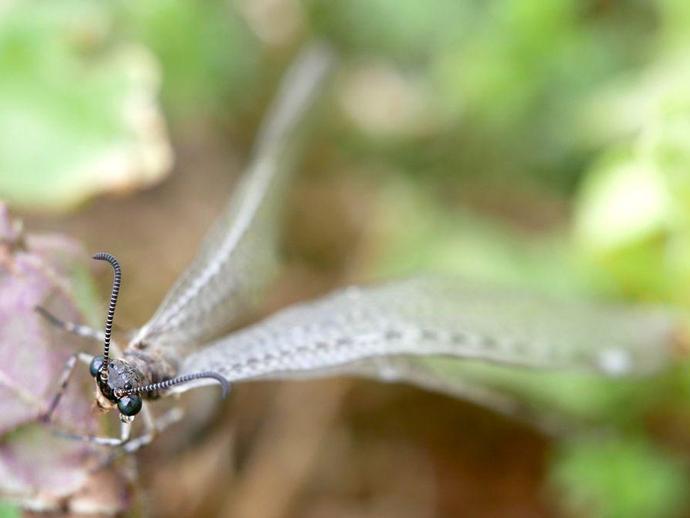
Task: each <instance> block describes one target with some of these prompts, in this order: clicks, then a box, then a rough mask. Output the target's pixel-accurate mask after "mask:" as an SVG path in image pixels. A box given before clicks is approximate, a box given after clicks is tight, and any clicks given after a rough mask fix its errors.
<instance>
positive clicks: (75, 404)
mask: <svg viewBox="0 0 690 518" xmlns="http://www.w3.org/2000/svg"><path fill="white" fill-rule="evenodd" d="M87 257H88V254H86V253H85V252H84V250H83V249H82V247H81V246H79V244H78V243H76V242H75V241H73V240H70V239H68V238H64V237H60V236H41V237H36V236H24V234H23V233H22V232H21V228H20V226H19V225H17V224H16V223H15V222H13V221H12V219H11V218H10V217H9V214H8V212H7V209H6V207H5V206H4V205H2V204H0V496H3V497H6V498H11V499H14V500H16V501H19V502H21V503H23V504H25V505H29V506H31V507H32V508H36V507H38V508H47V509H50V508H57V507H58V506H61V507H64V506H67V507H68V508H69V506H70V498H71V497H74V496H75V495H77V494H78V493H79V492H80V491H82V490H83V489H84V488H85V487H87V486H88V484H89V483H90V481H91V480H92V479H93V476H94V472H95V471H96V470H97V468H98V467H99V466H100V465H101V463H102V462H103V458H104V455H105V454H106V452H105V451H104V450H102V449H99V448H96V447H95V446H93V445H91V444H89V443H86V442H78V441H72V440H67V439H64V438H60V437H57V436H55V434H54V433H53V432H54V431H55V430H56V429H63V430H69V431H73V432H78V433H81V434H97V433H102V432H103V430H102V426H101V419H100V417H99V416H98V415H96V414H95V413H94V410H93V395H94V384H93V380H91V379H89V377H88V375H87V374H86V369H85V367H84V366H81V365H78V366H77V371H76V372H75V374H74V375H73V377H72V381H71V383H70V384H69V386H68V389H67V391H66V393H65V394H64V396H63V398H62V401H61V404H60V406H59V407H58V409H57V412H56V413H55V415H54V418H53V424H51V425H50V426H48V425H44V424H42V423H40V422H38V421H37V418H38V417H39V416H40V415H41V414H42V413H44V412H45V411H46V409H47V408H48V405H49V403H50V400H51V399H52V397H53V396H54V394H55V393H56V391H57V390H58V385H59V378H60V376H61V374H62V370H63V367H64V364H65V361H66V360H67V359H68V358H69V356H70V355H71V354H73V353H74V352H76V351H78V350H79V349H80V348H83V347H84V346H85V344H84V343H83V341H81V340H78V339H75V338H73V337H72V336H71V335H69V334H67V333H65V332H63V331H61V330H58V329H55V328H54V327H53V326H51V325H50V324H48V323H47V322H46V321H45V319H43V317H41V316H40V315H39V314H38V313H37V312H36V311H35V307H36V306H39V305H40V306H43V307H45V308H47V309H49V310H50V311H51V312H53V313H55V314H56V315H58V316H59V317H60V318H62V319H65V320H70V321H75V322H81V321H83V320H84V318H83V315H82V314H81V312H80V311H79V309H78V305H77V300H76V297H75V295H74V294H75V292H76V289H75V282H76V281H75V280H74V279H72V278H70V276H69V274H70V272H73V271H75V269H74V265H77V266H81V267H83V268H84V269H86V268H87V266H86V264H85V261H86V260H87V259H86V258H87ZM79 367H82V368H79ZM114 469H115V468H109V470H114ZM107 480H108V482H107V483H108V484H111V485H112V484H116V485H117V486H118V487H110V488H107V487H104V488H103V489H104V491H103V492H104V494H107V493H109V494H119V495H122V496H121V497H120V498H119V500H116V501H113V500H112V499H111V500H108V501H107V502H106V501H104V502H102V503H103V509H102V511H106V512H112V511H117V510H121V509H122V508H123V506H124V505H125V504H126V491H125V487H124V486H123V484H124V482H123V480H122V477H117V476H115V477H107ZM91 505H92V506H94V507H95V508H98V501H97V500H96V501H94V500H93V499H91ZM114 505H115V507H113V506H114Z"/></svg>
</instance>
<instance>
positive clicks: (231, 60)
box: [125, 0, 260, 118]
mask: <svg viewBox="0 0 690 518" xmlns="http://www.w3.org/2000/svg"><path fill="white" fill-rule="evenodd" d="M125 15H126V21H127V22H128V28H129V29H130V30H133V31H134V33H135V34H136V36H137V37H138V38H140V39H141V40H142V41H143V42H144V43H145V44H146V45H148V46H149V48H151V50H152V51H153V52H154V53H155V54H156V57H157V58H158V60H159V61H160V63H161V67H162V71H163V100H164V102H165V105H166V109H167V111H168V112H169V113H171V114H172V115H174V116H176V117H178V118H203V117H209V116H217V114H218V113H221V114H223V113H228V112H229V111H230V110H232V109H236V108H238V106H240V103H241V102H243V101H248V100H251V98H252V97H253V96H255V95H256V86H257V85H256V82H257V80H258V79H259V69H258V60H259V57H260V55H259V51H260V48H259V45H258V42H257V41H256V40H255V38H254V37H253V36H252V34H251V33H250V32H249V31H248V29H247V28H246V27H245V24H244V23H243V21H242V20H241V19H240V18H239V16H238V14H237V12H236V11H235V10H234V9H233V7H232V6H231V5H230V4H229V3H228V2H223V1H219V0H212V1H205V2H203V3H200V2H196V1H194V0H152V1H150V2H133V3H129V4H127V5H126V6H125Z"/></svg>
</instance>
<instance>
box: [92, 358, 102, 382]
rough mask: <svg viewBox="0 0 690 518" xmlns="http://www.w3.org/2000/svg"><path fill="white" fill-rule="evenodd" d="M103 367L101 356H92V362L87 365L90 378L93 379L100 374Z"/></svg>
mask: <svg viewBox="0 0 690 518" xmlns="http://www.w3.org/2000/svg"><path fill="white" fill-rule="evenodd" d="M102 367H103V356H94V357H93V360H91V364H90V365H89V372H90V373H91V376H93V377H94V378H95V377H96V376H98V373H100V372H101V368H102Z"/></svg>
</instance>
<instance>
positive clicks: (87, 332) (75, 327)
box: [36, 306, 105, 342]
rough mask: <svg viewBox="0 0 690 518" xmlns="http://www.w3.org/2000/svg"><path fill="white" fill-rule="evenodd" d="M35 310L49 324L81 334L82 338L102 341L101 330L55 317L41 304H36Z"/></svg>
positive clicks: (102, 334)
mask: <svg viewBox="0 0 690 518" xmlns="http://www.w3.org/2000/svg"><path fill="white" fill-rule="evenodd" d="M36 311H37V312H38V314H39V315H41V316H42V317H43V318H45V319H46V320H47V321H48V322H49V323H50V324H52V325H54V326H55V327H57V328H59V329H62V330H64V331H67V332H68V333H72V334H75V335H77V336H82V337H84V338H91V339H93V340H97V341H99V342H102V341H103V339H104V338H105V334H104V333H103V331H98V330H97V329H93V328H91V327H88V326H82V325H80V324H75V323H74V322H65V321H64V320H62V319H60V318H58V317H56V316H55V315H53V314H52V313H51V312H50V311H48V310H47V309H45V308H43V307H41V306H36Z"/></svg>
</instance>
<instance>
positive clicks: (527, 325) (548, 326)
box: [182, 277, 675, 392]
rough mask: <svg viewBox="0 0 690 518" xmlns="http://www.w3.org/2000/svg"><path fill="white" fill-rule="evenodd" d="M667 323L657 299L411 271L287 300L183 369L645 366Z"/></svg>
mask: <svg viewBox="0 0 690 518" xmlns="http://www.w3.org/2000/svg"><path fill="white" fill-rule="evenodd" d="M674 327H675V316H674V315H673V314H672V313H670V312H666V311H665V310H662V309H659V308H642V307H632V306H604V305H596V304H592V303H583V302H575V301H568V300H560V299H556V298H552V297H549V296H544V295H537V294H534V293H525V292H521V291H518V290H511V289H496V288H489V287H487V286H483V285H480V284H477V283H473V282H468V281H462V280H457V279H444V278H437V277H429V278H416V279H411V280H407V281H399V282H394V283H391V284H387V285H382V286H379V287H371V288H350V289H346V290H344V291H341V292H337V293H335V294H333V295H330V296H327V297H325V298H323V299H321V300H318V301H315V302H311V303H306V304H301V305H297V306H293V307H290V308H288V309H285V310H283V311H281V312H279V313H277V314H276V315H274V316H273V317H270V318H268V319H266V320H265V321H263V322H260V323H258V324H256V325H254V326H252V327H249V328H247V329H245V330H243V331H240V332H237V333H235V334H232V335H230V336H228V337H226V338H224V339H221V340H218V341H216V342H215V343H212V344H211V345H210V346H209V347H207V348H205V349H203V350H200V351H198V352H196V353H194V354H192V355H190V356H189V357H188V358H187V360H186V361H185V363H184V364H183V368H182V370H183V372H184V373H189V372H195V371H205V370H213V371H217V372H219V373H221V374H222V375H224V376H226V377H227V378H228V379H229V380H230V381H240V380H249V379H258V378H272V379H282V378H295V377H297V378H300V377H304V378H306V377H316V376H323V375H329V374H337V373H362V374H364V375H368V376H375V377H380V378H382V379H400V380H406V381H410V382H412V383H416V384H420V385H423V386H428V387H432V388H433V385H434V380H433V379H429V376H430V375H431V376H432V377H433V372H432V371H428V372H424V373H420V372H418V371H417V370H415V367H414V365H415V362H414V361H412V362H409V361H408V362H407V363H401V362H400V361H399V360H402V359H406V358H407V359H412V360H414V358H416V357H420V356H421V357H428V356H448V357H452V358H455V359H468V360H469V359H474V360H480V361H485V362H493V363H499V364H507V365H515V366H524V367H532V368H540V369H568V370H576V371H585V372H592V373H601V374H602V375H608V376H617V375H627V374H645V373H650V372H653V371H655V370H656V369H659V368H660V367H662V366H663V365H665V364H666V363H667V362H668V360H669V356H670V354H671V337H672V333H673V330H674ZM401 365H403V366H404V368H400V366H401ZM438 381H439V384H440V383H441V382H442V383H443V384H445V385H447V384H448V380H438ZM440 388H441V389H442V390H444V391H446V392H452V390H451V388H450V387H446V388H445V389H443V387H440Z"/></svg>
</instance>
